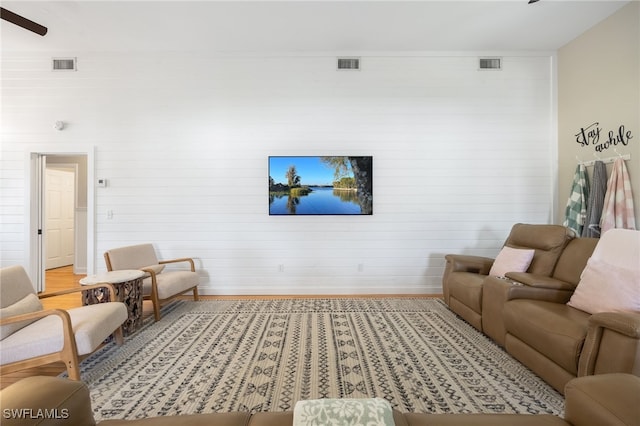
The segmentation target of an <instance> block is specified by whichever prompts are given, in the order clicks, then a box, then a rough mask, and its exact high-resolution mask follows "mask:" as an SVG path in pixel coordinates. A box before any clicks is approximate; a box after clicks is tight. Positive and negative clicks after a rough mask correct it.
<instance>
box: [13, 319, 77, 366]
mask: <svg viewBox="0 0 640 426" xmlns="http://www.w3.org/2000/svg"><path fill="white" fill-rule="evenodd" d="M50 315H57V316H59V317H60V319H61V320H62V336H63V339H64V340H63V346H62V351H61V352H63V353H66V354H67V359H69V358H68V357H69V356H77V355H76V354H77V353H78V346H77V344H76V335H75V334H74V332H73V326H72V324H71V316H69V313H68V312H67V311H65V310H64V309H45V310H43V311H36V312H29V313H28V314H20V315H14V316H11V317H5V318H2V319H0V325H5V324H11V323H14V322H20V321H25V320H38V319H41V318H44V317H48V316H50ZM17 333H19V331H17Z"/></svg>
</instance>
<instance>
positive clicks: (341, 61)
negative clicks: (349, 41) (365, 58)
mask: <svg viewBox="0 0 640 426" xmlns="http://www.w3.org/2000/svg"><path fill="white" fill-rule="evenodd" d="M338 69H339V70H350V71H358V70H360V58H338Z"/></svg>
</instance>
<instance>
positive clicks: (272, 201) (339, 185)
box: [269, 156, 373, 215]
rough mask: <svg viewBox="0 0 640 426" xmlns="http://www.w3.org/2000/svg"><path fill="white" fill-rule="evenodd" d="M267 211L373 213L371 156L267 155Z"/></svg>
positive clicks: (300, 213) (341, 213) (271, 213)
mask: <svg viewBox="0 0 640 426" xmlns="http://www.w3.org/2000/svg"><path fill="white" fill-rule="evenodd" d="M269 214H270V215H324V214H327V215H370V214H373V157H363V156H361V157H355V156H351V157H350V156H325V157H321V156H317V157H313V156H300V157H294V156H273V157H269Z"/></svg>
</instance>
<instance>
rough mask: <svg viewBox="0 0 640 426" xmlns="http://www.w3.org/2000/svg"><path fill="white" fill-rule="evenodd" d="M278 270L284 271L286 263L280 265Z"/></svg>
mask: <svg viewBox="0 0 640 426" xmlns="http://www.w3.org/2000/svg"><path fill="white" fill-rule="evenodd" d="M278 272H284V263H281V264H279V265H278Z"/></svg>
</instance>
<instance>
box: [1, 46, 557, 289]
mask: <svg viewBox="0 0 640 426" xmlns="http://www.w3.org/2000/svg"><path fill="white" fill-rule="evenodd" d="M51 56H55V55H49V56H47V55H38V56H34V55H11V56H8V57H7V56H4V57H3V58H2V61H3V62H2V133H1V136H2V159H1V164H2V175H0V185H1V186H0V189H1V191H2V192H1V195H0V196H1V197H2V198H1V200H2V201H1V202H2V207H1V211H0V213H1V215H2V216H1V217H2V223H1V224H0V226H1V227H2V228H1V230H0V231H1V235H0V238H2V247H1V252H0V256H1V257H2V264H3V265H7V264H13V263H22V262H24V261H25V260H26V259H28V256H29V254H28V253H27V252H26V246H27V245H26V242H25V241H24V238H25V235H24V234H25V231H24V229H25V226H26V218H25V217H24V212H25V211H26V205H27V204H28V200H27V199H26V197H25V194H27V193H28V191H26V190H25V185H26V184H27V183H26V174H27V173H26V169H27V167H28V166H27V164H26V161H25V159H26V156H25V152H26V151H25V150H26V149H27V148H26V147H27V146H29V145H30V144H39V145H45V146H47V145H51V146H56V144H66V143H69V144H75V145H78V144H80V145H83V146H87V147H88V149H89V148H90V149H94V148H95V176H96V177H101V178H106V179H107V180H108V183H109V185H108V187H107V188H96V190H95V200H96V201H95V207H96V219H95V220H96V226H95V229H96V236H95V237H96V238H95V241H96V255H95V259H94V263H95V265H96V267H97V271H102V270H104V269H105V268H104V262H103V260H102V253H103V252H104V250H106V249H108V248H111V247H116V246H120V245H127V244H134V243H139V242H153V243H155V244H156V247H157V249H158V251H159V253H160V255H161V257H164V258H169V257H182V256H193V257H195V258H196V259H197V265H198V268H199V271H200V274H201V291H202V292H203V293H205V294H346V293H439V292H440V291H441V286H440V280H441V276H442V272H443V267H444V255H445V254H447V253H471V254H480V255H490V256H493V255H495V254H496V253H497V252H498V250H499V247H500V246H501V244H502V241H503V240H504V239H505V237H506V235H507V234H508V232H509V229H510V228H511V226H512V225H513V223H516V222H528V223H549V222H550V221H551V218H552V217H554V216H553V213H554V212H553V210H554V206H553V200H554V195H555V194H554V185H555V182H554V175H555V163H554V159H555V155H554V154H553V152H554V151H555V138H554V136H552V133H553V131H554V129H553V127H554V118H553V117H554V114H555V110H554V105H553V104H554V100H553V84H554V80H553V72H552V65H551V64H552V57H551V56H528V55H504V59H503V63H504V69H503V70H502V71H478V69H477V68H478V66H477V62H478V56H479V55H475V54H452V55H435V54H423V55H417V54H416V55H410V56H395V55H382V54H380V55H364V56H363V58H362V70H361V71H356V72H346V71H336V65H335V55H320V54H316V55H306V56H305V55H264V54H256V55H242V56H240V55H226V56H203V55H196V54H187V53H181V54H176V53H169V54H150V53H146V54H142V55H134V54H115V53H111V54H106V53H104V54H103V53H86V54H78V53H75V54H73V55H71V56H78V71H77V72H71V73H61V72H51V71H49V61H50V58H51ZM55 120H64V121H66V122H68V123H69V124H68V127H67V128H66V129H65V130H64V131H62V132H56V131H55V130H53V129H52V123H53V122H54V121H55ZM269 155H372V156H373V157H374V214H373V216H363V217H350V216H304V217H278V216H271V217H270V216H269V215H268V200H267V176H268V171H267V157H268V156H269ZM109 210H111V211H112V212H113V218H111V219H109V218H108V217H107V211H109ZM280 265H283V268H284V270H283V271H280ZM360 265H361V267H359V266H360ZM360 269H361V270H360Z"/></svg>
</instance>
